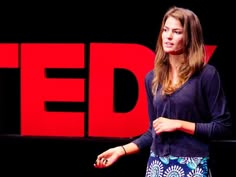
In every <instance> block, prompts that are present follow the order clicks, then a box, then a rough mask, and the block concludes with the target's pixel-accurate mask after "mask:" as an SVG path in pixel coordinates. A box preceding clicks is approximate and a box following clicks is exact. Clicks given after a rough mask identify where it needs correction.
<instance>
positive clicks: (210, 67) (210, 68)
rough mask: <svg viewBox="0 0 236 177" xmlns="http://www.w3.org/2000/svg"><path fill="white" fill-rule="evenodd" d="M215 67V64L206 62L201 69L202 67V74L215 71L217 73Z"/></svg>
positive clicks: (212, 73)
mask: <svg viewBox="0 0 236 177" xmlns="http://www.w3.org/2000/svg"><path fill="white" fill-rule="evenodd" d="M217 72H218V71H217V69H216V67H215V66H213V65H211V64H206V65H205V66H204V67H203V69H202V72H201V73H202V75H207V76H210V75H214V74H215V73H217Z"/></svg>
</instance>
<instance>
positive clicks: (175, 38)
mask: <svg viewBox="0 0 236 177" xmlns="http://www.w3.org/2000/svg"><path fill="white" fill-rule="evenodd" d="M183 37H184V35H183V27H182V25H181V23H180V21H179V20H177V19H175V18H173V17H168V18H167V20H166V22H165V25H164V28H163V32H162V45H163V50H164V51H165V52H166V53H169V54H172V55H178V54H182V53H183V49H184V45H183Z"/></svg>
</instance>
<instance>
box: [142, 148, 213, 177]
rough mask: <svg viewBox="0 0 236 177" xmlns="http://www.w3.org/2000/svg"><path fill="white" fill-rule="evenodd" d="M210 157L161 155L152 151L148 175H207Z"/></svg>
mask: <svg viewBox="0 0 236 177" xmlns="http://www.w3.org/2000/svg"><path fill="white" fill-rule="evenodd" d="M208 161H209V157H174V156H171V155H170V156H166V157H159V156H157V155H155V154H154V153H153V152H151V153H150V156H149V159H148V162H147V169H146V177H207V176H208V173H209V172H208V170H209V169H208Z"/></svg>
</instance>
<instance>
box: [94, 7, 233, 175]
mask: <svg viewBox="0 0 236 177" xmlns="http://www.w3.org/2000/svg"><path fill="white" fill-rule="evenodd" d="M205 57H206V55H205V48H204V42H203V34H202V27H201V24H200V21H199V19H198V17H197V16H196V15H195V13H194V12H192V11H191V10H189V9H185V8H179V7H172V8H170V9H169V10H168V11H167V12H166V14H165V15H164V17H163V21H162V25H161V30H160V34H159V37H158V40H157V47H156V57H155V64H154V68H153V70H152V71H150V72H149V73H147V75H146V78H145V86H146V93H147V99H148V113H149V120H150V126H149V129H148V130H147V132H146V133H144V134H143V135H142V136H140V137H139V138H137V139H135V140H133V141H132V142H130V143H128V144H126V145H123V146H118V147H114V148H110V149H108V150H106V151H105V152H103V153H101V154H100V155H98V156H97V160H96V163H95V164H94V166H95V167H96V168H104V167H109V166H110V165H112V164H113V163H114V162H116V161H117V160H118V159H119V158H120V157H122V156H124V155H128V154H133V153H136V152H139V151H140V150H141V149H143V148H145V147H147V146H150V157H149V159H148V162H147V168H146V177H149V176H150V177H151V176H180V177H183V176H187V177H190V176H204V177H206V176H208V175H209V166H208V162H209V143H210V141H211V140H212V139H219V138H226V137H227V136H228V135H230V133H231V127H232V125H231V124H232V122H231V116H230V112H229V110H228V108H227V102H226V98H225V95H224V91H223V89H222V85H221V81H220V77H219V73H218V71H217V70H216V68H215V67H214V66H211V65H209V64H207V63H206V62H205V61H206V60H205Z"/></svg>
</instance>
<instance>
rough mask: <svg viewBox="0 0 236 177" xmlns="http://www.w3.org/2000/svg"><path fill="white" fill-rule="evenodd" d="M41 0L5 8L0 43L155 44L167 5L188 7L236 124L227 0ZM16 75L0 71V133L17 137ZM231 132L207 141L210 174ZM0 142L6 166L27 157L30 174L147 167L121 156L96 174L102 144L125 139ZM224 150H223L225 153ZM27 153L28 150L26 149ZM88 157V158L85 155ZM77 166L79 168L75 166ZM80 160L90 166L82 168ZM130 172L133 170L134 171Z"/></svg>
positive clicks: (229, 143) (229, 142) (141, 161)
mask: <svg viewBox="0 0 236 177" xmlns="http://www.w3.org/2000/svg"><path fill="white" fill-rule="evenodd" d="M40 3H41V2H40ZM40 3H39V2H38V4H37V3H35V4H28V5H27V6H24V5H23V4H20V5H19V6H17V8H16V6H15V8H13V7H12V5H10V6H7V7H3V11H2V12H1V24H0V26H1V27H0V42H3V43H5V42H10V43H11V42H14V43H15V42H17V43H24V42H32V43H34V42H58V43H61V42H63V43H65V42H75V43H85V44H89V43H91V42H114V43H119V42H120V43H126V42H128V43H139V44H142V45H145V46H147V47H149V48H151V49H154V48H155V44H156V38H157V35H158V32H159V28H160V23H161V19H162V16H163V14H164V12H165V11H166V10H167V8H169V7H170V6H171V5H177V6H182V7H187V8H190V9H192V10H193V11H194V12H195V13H196V14H197V15H198V16H199V18H200V20H201V23H202V26H203V32H204V36H205V43H206V44H209V45H217V46H218V47H217V49H216V51H215V53H214V55H213V56H212V57H211V60H210V63H211V64H213V65H215V66H216V67H217V69H218V70H219V72H220V74H221V77H222V82H223V85H224V88H225V93H226V96H227V98H228V101H229V106H230V110H231V113H232V118H233V121H234V122H235V115H236V112H235V111H236V110H235V108H234V107H235V105H236V101H235V96H236V95H235V92H234V90H235V87H236V86H235V84H234V76H235V74H234V73H233V72H234V68H235V67H234V64H233V63H234V51H235V29H234V27H233V26H234V21H235V19H234V17H233V15H232V14H233V11H231V7H233V6H232V3H230V2H227V1H219V2H214V1H212V2H210V1H191V0H186V1H158V2H148V1H140V2H132V3H127V2H123V3H122V2H120V1H113V2H104V4H102V2H93V1H86V2H83V3H82V2H76V3H74V4H70V3H69V2H68V3H65V2H63V3H59V2H57V3H55V4H46V3H45V4H40ZM20 6H21V8H20ZM144 62H145V59H144ZM19 75H20V71H19V70H18V69H11V70H9V69H4V68H1V69H0V98H1V99H0V105H1V107H0V123H1V124H0V128H1V129H0V130H1V133H2V134H3V135H19V134H20V89H19V87H20V76H19ZM234 126H235V123H234ZM235 137H236V132H234V136H233V138H232V140H227V141H222V142H215V143H213V146H212V147H213V159H216V160H215V161H214V162H213V168H214V170H215V171H217V170H218V171H219V170H220V168H218V167H222V170H221V171H223V170H225V169H226V168H227V167H226V165H225V164H221V162H220V161H221V160H222V159H224V158H225V156H223V155H222V154H226V155H231V157H232V155H234V150H233V149H234V148H232V147H234V139H235ZM2 140H3V141H2V142H4V143H3V144H4V146H5V147H6V149H4V150H6V152H7V153H5V152H4V154H7V155H10V154H11V156H10V157H11V159H13V161H14V160H16V159H15V156H17V160H16V162H15V163H13V164H12V163H9V164H8V165H10V166H11V165H13V166H12V167H14V168H15V165H14V164H17V165H19V164H20V161H18V160H19V159H23V158H24V156H27V155H30V156H31V155H32V154H33V155H32V156H31V157H30V158H28V159H27V160H29V161H33V162H34V163H35V165H36V167H35V168H34V169H35V171H41V172H43V173H44V172H45V173H46V167H47V170H49V169H51V172H53V173H57V174H59V173H60V172H61V170H63V172H67V171H70V172H71V171H72V172H75V174H78V175H79V176H80V175H81V176H92V175H94V176H99V175H101V176H103V177H104V176H121V175H122V176H129V174H136V176H143V171H144V168H145V160H144V159H145V158H146V156H145V155H144V156H145V157H143V156H142V155H143V154H141V155H138V156H135V157H134V159H135V160H130V159H128V161H126V162H125V161H122V160H121V162H123V163H121V162H120V163H118V165H117V166H115V167H112V169H113V170H104V171H97V170H94V169H93V168H92V167H91V166H89V165H90V164H91V163H92V162H91V161H92V160H93V159H95V157H96V154H97V153H98V152H100V151H102V150H103V149H105V148H107V147H111V146H113V145H116V144H119V143H124V142H126V141H127V140H119V141H118V142H117V140H105V139H100V140H96V139H93V140H91V139H89V138H88V139H63V138H62V139H58V138H56V139H54V138H45V139H44V138H42V137H41V138H36V137H35V139H34V138H32V137H31V138H25V139H24V140H22V139H21V138H20V137H17V136H9V137H7V138H6V137H3V138H2ZM48 140H51V141H48ZM120 141H121V142H120ZM64 145H65V146H66V148H65V149H63V148H62V146H64ZM40 146H43V147H44V146H47V147H48V148H39V147H40ZM9 147H12V149H11V148H10V150H9ZM23 147H28V148H23ZM29 147H30V148H29ZM49 147H50V148H49ZM75 147H76V148H75ZM18 148H23V149H25V151H20V149H18ZM56 149H59V150H60V152H57V151H56ZM226 149H227V150H228V151H227V153H226ZM30 150H33V151H34V153H32V154H31V153H30V154H29V153H28V152H29V151H30ZM22 152H24V153H22ZM66 152H67V153H66ZM68 152H69V154H68ZM83 152H86V153H83ZM38 153H43V154H44V155H43V156H38V155H35V154H38ZM228 153H229V154H228ZM19 154H20V155H19ZM86 154H87V156H88V157H86ZM34 155H35V156H34ZM82 155H83V157H82ZM84 155H85V157H84ZM8 157H9V156H8ZM57 157H58V158H57ZM59 157H61V158H59ZM6 159H7V157H6ZM50 159H51V160H50ZM52 159H56V160H52ZM39 160H44V163H43V164H45V165H44V166H43V165H41V164H39V162H38V161H39ZM72 160H75V162H72ZM129 160H130V161H129ZM65 161H67V163H66V162H65ZM56 162H57V163H56ZM59 162H60V163H59ZM82 162H84V163H82ZM128 162H129V163H128ZM130 162H131V163H134V164H135V165H137V163H136V162H138V165H137V166H136V167H140V168H133V167H130V166H129V167H127V165H129V164H130ZM26 164H27V165H32V163H28V162H27V163H26ZM52 164H56V165H57V166H58V167H60V170H59V171H58V168H57V167H55V168H50V167H51V165H52ZM76 164H79V165H78V166H77V165H76ZM81 164H82V165H81ZM83 164H85V165H87V166H89V167H88V168H84V167H83ZM8 165H7V166H8ZM224 165H225V166H224ZM44 167H45V168H44ZM63 167H64V168H63ZM229 167H231V166H229ZM117 168H118V169H117ZM137 169H138V170H137ZM135 170H137V172H134V171H135ZM23 172H25V170H23ZM89 173H90V174H89ZM112 173H115V174H112ZM215 173H216V172H215ZM217 173H219V172H217ZM86 174H87V175H86ZM88 174H89V175H88ZM215 175H216V174H215Z"/></svg>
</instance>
